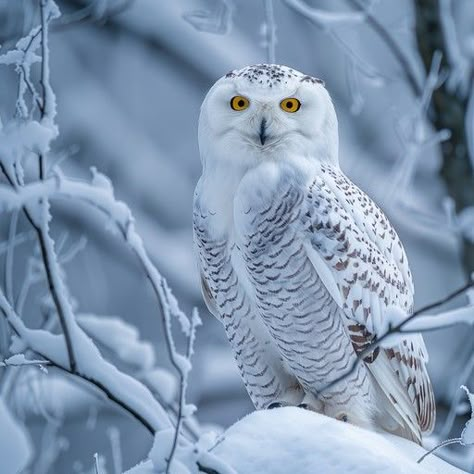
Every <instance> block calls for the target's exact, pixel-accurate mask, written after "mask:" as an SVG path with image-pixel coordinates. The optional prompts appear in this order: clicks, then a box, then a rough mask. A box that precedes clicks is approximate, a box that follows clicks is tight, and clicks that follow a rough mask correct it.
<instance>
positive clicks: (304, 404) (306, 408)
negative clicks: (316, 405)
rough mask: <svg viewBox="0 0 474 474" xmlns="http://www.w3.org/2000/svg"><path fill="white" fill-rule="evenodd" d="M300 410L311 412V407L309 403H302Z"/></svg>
mask: <svg viewBox="0 0 474 474" xmlns="http://www.w3.org/2000/svg"><path fill="white" fill-rule="evenodd" d="M298 408H302V409H303V410H309V405H308V404H307V403H300V404H299V405H298Z"/></svg>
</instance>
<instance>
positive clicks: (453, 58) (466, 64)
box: [439, 0, 472, 95]
mask: <svg viewBox="0 0 474 474" xmlns="http://www.w3.org/2000/svg"><path fill="white" fill-rule="evenodd" d="M439 19H440V23H441V28H442V30H443V36H444V46H445V49H446V56H447V59H448V62H449V66H450V71H449V77H448V80H447V87H448V89H449V90H450V91H455V90H456V89H457V88H459V90H460V91H461V93H462V95H466V92H467V91H468V90H469V82H470V81H469V77H470V75H471V74H470V73H471V69H472V66H471V63H470V61H469V59H468V58H466V56H464V54H463V52H462V50H461V46H460V44H459V39H458V34H457V32H456V24H455V22H454V18H453V1H452V0H439Z"/></svg>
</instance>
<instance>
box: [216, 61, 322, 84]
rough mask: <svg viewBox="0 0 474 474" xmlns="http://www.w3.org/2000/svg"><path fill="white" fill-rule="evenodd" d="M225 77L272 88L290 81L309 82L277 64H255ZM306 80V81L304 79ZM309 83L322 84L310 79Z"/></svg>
mask: <svg viewBox="0 0 474 474" xmlns="http://www.w3.org/2000/svg"><path fill="white" fill-rule="evenodd" d="M225 77H227V78H235V77H241V78H245V79H247V80H248V82H250V83H251V84H253V83H257V84H263V83H265V84H266V85H268V86H270V87H272V86H274V85H277V84H281V85H286V84H288V81H289V80H291V79H300V80H301V81H303V80H309V79H310V76H304V75H303V74H302V73H300V72H298V71H295V70H294V69H291V68H289V67H287V66H280V65H278V64H257V65H255V66H247V67H245V68H243V69H240V70H234V71H231V72H229V73H228V74H227V75H226V76H225ZM305 78H307V79H305ZM311 80H312V81H311V82H317V83H320V84H321V83H322V81H320V80H319V79H314V78H311Z"/></svg>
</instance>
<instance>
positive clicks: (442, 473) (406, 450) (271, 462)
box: [212, 407, 464, 474]
mask: <svg viewBox="0 0 474 474" xmlns="http://www.w3.org/2000/svg"><path fill="white" fill-rule="evenodd" d="M425 452H426V451H425V450H424V449H423V448H422V447H420V446H418V445H416V444H414V443H412V442H411V441H408V440H405V439H402V438H399V437H396V436H392V435H389V434H385V433H384V434H379V433H373V432H370V431H367V430H364V429H362V428H358V427H356V426H352V425H350V424H347V423H343V422H340V421H337V420H334V419H332V418H328V417H326V416H323V415H319V414H317V413H313V412H309V411H306V410H302V409H300V408H294V407H287V408H279V409H274V410H266V411H256V412H254V413H251V414H250V415H247V416H246V417H245V418H243V419H242V420H240V421H239V422H237V423H236V424H235V425H233V426H231V427H230V428H229V429H228V430H227V431H226V432H225V434H224V435H223V437H222V439H221V441H220V442H219V443H218V445H217V446H216V447H215V448H214V449H213V450H212V453H213V454H214V455H216V456H217V457H219V458H221V459H222V460H223V461H225V462H227V463H228V464H229V465H230V466H232V467H233V468H234V469H235V471H237V472H239V473H244V472H248V473H250V472H251V473H252V474H267V473H272V474H288V473H289V472H297V473H298V474H314V473H315V472H324V474H340V473H346V472H350V473H352V474H373V473H375V472H376V473H378V474H428V473H431V474H433V473H439V474H454V473H458V474H459V473H462V472H464V471H461V470H460V469H457V468H455V467H453V466H451V465H450V464H447V463H446V462H445V461H443V460H441V459H439V458H437V457H435V456H434V455H431V456H428V457H427V458H426V459H425V460H424V461H423V462H422V464H417V463H416V461H417V459H419V458H420V457H421V456H422V455H423V454H424V453H425Z"/></svg>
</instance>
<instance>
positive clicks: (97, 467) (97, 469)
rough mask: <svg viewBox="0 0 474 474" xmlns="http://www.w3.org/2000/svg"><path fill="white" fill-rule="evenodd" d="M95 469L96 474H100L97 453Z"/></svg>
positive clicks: (95, 454)
mask: <svg viewBox="0 0 474 474" xmlns="http://www.w3.org/2000/svg"><path fill="white" fill-rule="evenodd" d="M94 468H95V474H100V468H99V455H98V454H97V453H94Z"/></svg>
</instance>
